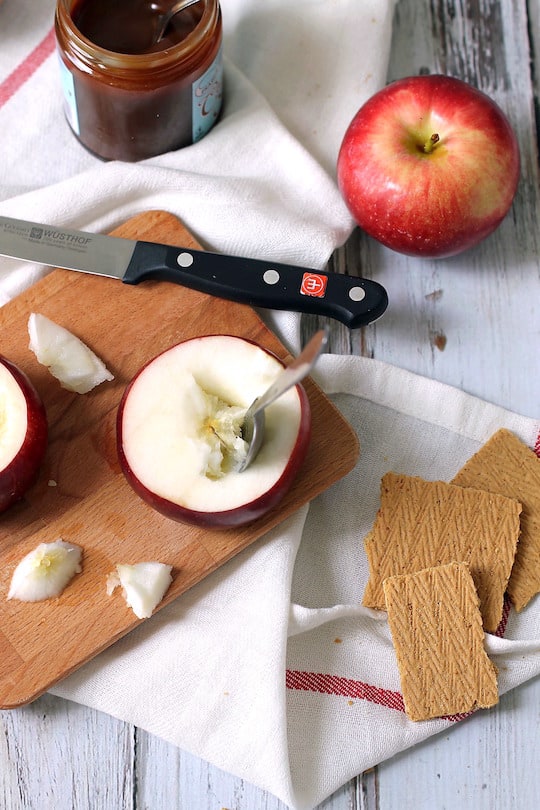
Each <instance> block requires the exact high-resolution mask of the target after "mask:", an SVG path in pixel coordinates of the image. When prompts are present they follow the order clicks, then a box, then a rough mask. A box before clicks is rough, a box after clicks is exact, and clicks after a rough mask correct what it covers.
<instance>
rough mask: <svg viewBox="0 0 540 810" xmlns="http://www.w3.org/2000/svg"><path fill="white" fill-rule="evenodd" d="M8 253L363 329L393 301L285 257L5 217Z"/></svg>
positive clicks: (359, 281)
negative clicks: (165, 283) (176, 286)
mask: <svg viewBox="0 0 540 810" xmlns="http://www.w3.org/2000/svg"><path fill="white" fill-rule="evenodd" d="M0 255H3V256H10V257H12V258H17V259H23V260H25V261H32V262H38V263H40V264H44V265H48V266H51V267H61V268H64V269H68V270H76V271H79V272H83V273H92V274H94V275H100V276H105V277H107V278H113V279H120V280H121V281H123V282H124V283H125V284H138V283H139V282H141V281H149V280H159V281H168V282H172V283H174V284H180V285H182V286H184V287H189V288H191V289H194V290H198V291H199V292H202V293H207V294H208V295H213V296H217V297H219V298H225V299H227V300H230V301H237V302H238V303H243V304H249V305H251V306H257V307H263V308H267V309H277V310H289V311H294V312H307V313H311V314H314V315H324V316H328V317H330V318H334V319H335V320H338V321H340V322H341V323H343V324H345V325H346V326H348V327H349V328H350V329H355V328H358V327H360V326H365V325H366V324H368V323H371V322H372V321H374V320H376V319H377V318H379V317H380V316H381V315H382V314H383V313H384V311H385V310H386V308H387V306H388V296H387V293H386V290H385V289H384V287H382V286H381V285H380V284H378V283H377V282H375V281H372V280H370V279H365V278H359V277H356V276H346V275H342V274H341V273H325V272H321V271H320V270H311V269H309V268H304V267H298V266H296V265H289V264H281V263H278V262H271V261H264V260H261V259H249V258H243V257H240V256H228V255H226V254H222V253H212V252H210V251H205V250H193V249H192V248H188V247H171V246H170V245H163V244H160V243H157V242H146V241H142V240H133V239H121V238H119V237H115V236H106V235H104V234H95V233H87V232H86V231H76V230H71V229H66V228H59V227H55V226H54V225H45V224H42V223H39V222H28V221H26V220H22V219H12V218H11V217H0Z"/></svg>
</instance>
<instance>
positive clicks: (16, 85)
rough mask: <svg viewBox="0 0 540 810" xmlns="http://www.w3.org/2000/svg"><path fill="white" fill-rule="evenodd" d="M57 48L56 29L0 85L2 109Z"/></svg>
mask: <svg viewBox="0 0 540 810" xmlns="http://www.w3.org/2000/svg"><path fill="white" fill-rule="evenodd" d="M54 48H55V36H54V29H53V28H51V30H50V31H49V33H48V34H47V36H46V37H45V38H44V39H42V40H41V42H40V43H39V44H38V45H36V47H35V48H34V50H33V51H31V52H30V53H29V54H28V56H27V57H26V59H24V61H23V62H21V64H20V65H19V66H18V67H16V68H15V70H14V71H12V72H11V73H10V74H9V76H7V77H6V78H5V79H4V81H3V82H2V83H1V84H0V107H3V106H4V104H6V103H7V102H8V101H9V99H10V98H12V97H13V96H14V95H15V93H16V92H17V91H18V90H20V88H21V87H22V86H23V84H25V83H26V82H27V81H28V79H30V78H31V77H32V76H33V75H34V73H35V72H36V70H38V68H40V67H41V65H42V64H43V62H44V61H45V60H46V59H47V58H48V57H49V56H50V55H51V54H52V53H53V51H54Z"/></svg>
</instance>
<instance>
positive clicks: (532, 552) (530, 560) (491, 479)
mask: <svg viewBox="0 0 540 810" xmlns="http://www.w3.org/2000/svg"><path fill="white" fill-rule="evenodd" d="M452 483H453V484H458V485H459V486H461V487H474V488H476V489H484V490H487V491H488V492H496V493H499V494H501V495H506V496H508V497H510V498H515V499H517V500H518V501H520V502H521V504H522V505H523V511H522V513H521V535H520V538H519V543H518V546H517V553H516V559H515V562H514V567H513V568H512V573H511V575H510V581H509V583H508V589H507V590H508V595H509V596H510V599H511V600H512V603H513V605H514V607H515V609H516V610H518V611H519V610H522V609H523V608H524V607H525V605H526V604H527V603H528V602H529V601H530V600H531V599H532V597H533V596H535V595H536V594H537V593H540V459H539V458H538V456H537V455H536V453H535V452H534V451H533V450H531V449H530V448H529V447H527V445H526V444H524V443H523V442H522V441H521V440H520V439H518V437H517V436H515V435H514V434H513V433H511V432H510V431H509V430H505V429H502V430H498V431H497V432H496V433H495V434H494V435H493V436H492V437H491V439H489V441H488V442H486V444H485V445H484V446H483V447H481V448H480V450H479V451H478V452H477V453H475V455H474V456H472V457H471V458H470V459H469V461H467V463H466V464H465V465H464V466H463V467H462V468H461V470H460V471H459V472H458V474H457V475H456V476H455V478H453V480H452Z"/></svg>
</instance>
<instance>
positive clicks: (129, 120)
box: [55, 0, 223, 161]
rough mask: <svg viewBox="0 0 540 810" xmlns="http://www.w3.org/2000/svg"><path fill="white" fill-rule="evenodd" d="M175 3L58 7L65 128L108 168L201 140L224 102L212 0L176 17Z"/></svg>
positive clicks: (68, 2)
mask: <svg viewBox="0 0 540 810" xmlns="http://www.w3.org/2000/svg"><path fill="white" fill-rule="evenodd" d="M172 5H173V0H114V1H113V0H57V6H56V14H55V32H56V41H57V49H58V54H59V57H60V71H61V79H62V87H63V91H64V109H65V113H66V117H67V120H68V123H69V125H70V127H71V129H72V130H73V132H74V133H75V135H76V136H77V138H78V139H79V141H80V142H81V143H82V144H83V145H84V146H85V147H86V148H87V149H88V150H90V152H92V153H93V154H94V155H97V156H98V157H100V158H103V159H105V160H124V161H137V160H143V159H145V158H149V157H153V156H155V155H160V154H163V153H164V152H170V151H172V150H175V149H179V148H181V147H184V146H188V145H189V144H192V143H195V142H196V141H198V140H200V139H201V138H202V137H203V136H204V135H206V133H207V132H208V131H209V130H210V128H211V127H212V126H213V125H214V123H215V122H216V120H217V118H218V116H219V113H220V109H221V101H222V85H223V66H222V23H221V9H220V6H219V2H218V0H199V2H197V3H195V4H194V5H192V6H190V7H189V8H186V9H184V10H183V11H181V12H179V13H178V14H176V15H175V16H174V17H173V18H172V20H171V23H170V24H169V26H168V28H167V30H166V32H165V36H164V37H163V39H162V40H161V41H160V42H158V43H157V44H154V43H153V42H152V37H153V32H154V30H155V27H156V25H157V19H158V17H159V15H161V14H163V13H164V12H166V11H167V10H168V9H169V8H170V7H171V6H172Z"/></svg>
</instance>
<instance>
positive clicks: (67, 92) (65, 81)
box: [58, 56, 81, 135]
mask: <svg viewBox="0 0 540 810" xmlns="http://www.w3.org/2000/svg"><path fill="white" fill-rule="evenodd" d="M58 61H59V62H60V81H61V83H62V91H63V93H64V112H65V115H66V118H67V120H68V124H69V125H70V127H71V129H72V130H73V131H74V132H75V133H76V134H77V135H80V134H81V131H80V127H79V113H78V110H77V98H76V96H75V82H74V80H73V74H72V73H71V72H70V71H69V70H68V68H67V67H66V65H65V64H64V60H63V59H62V58H61V57H60V56H59V57H58Z"/></svg>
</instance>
